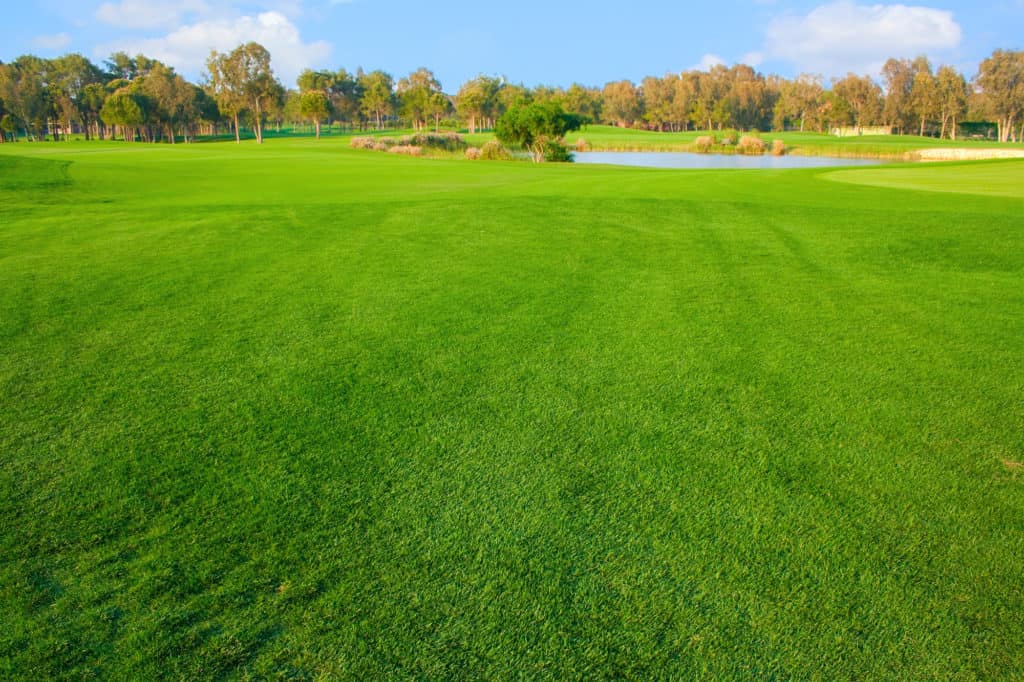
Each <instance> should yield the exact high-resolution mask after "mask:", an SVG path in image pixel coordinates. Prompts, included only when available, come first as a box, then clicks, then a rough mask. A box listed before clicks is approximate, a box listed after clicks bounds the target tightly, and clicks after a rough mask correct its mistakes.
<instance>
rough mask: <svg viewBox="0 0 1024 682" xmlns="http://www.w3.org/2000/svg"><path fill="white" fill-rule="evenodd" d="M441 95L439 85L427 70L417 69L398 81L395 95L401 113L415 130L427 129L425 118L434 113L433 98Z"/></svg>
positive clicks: (434, 101)
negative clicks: (399, 104)
mask: <svg viewBox="0 0 1024 682" xmlns="http://www.w3.org/2000/svg"><path fill="white" fill-rule="evenodd" d="M440 93H441V83H440V82H439V81H438V80H437V78H436V77H435V76H434V73H433V72H432V71H430V69H427V68H419V69H417V70H416V71H413V72H412V73H410V74H409V75H408V76H406V77H405V78H402V79H401V80H399V81H398V87H397V94H398V99H399V102H401V107H402V113H403V114H404V115H405V116H406V117H408V118H409V120H410V121H411V122H412V124H413V127H414V128H415V129H416V130H423V129H425V128H426V127H427V118H428V117H429V116H431V115H432V113H433V112H434V109H435V107H434V105H435V104H436V103H437V100H436V99H435V97H436V96H437V95H438V94H440Z"/></svg>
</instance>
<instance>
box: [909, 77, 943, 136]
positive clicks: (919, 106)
mask: <svg viewBox="0 0 1024 682" xmlns="http://www.w3.org/2000/svg"><path fill="white" fill-rule="evenodd" d="M910 102H911V105H912V107H913V111H914V114H915V115H916V116H917V120H918V123H919V125H920V128H919V131H918V135H924V133H925V126H926V125H927V123H928V121H929V120H931V119H934V118H936V117H937V116H938V115H939V111H940V102H939V89H938V82H937V81H936V80H935V76H933V75H932V72H931V69H930V68H929V69H927V70H924V69H921V70H919V71H918V72H917V73H916V74H914V86H913V88H911V90H910Z"/></svg>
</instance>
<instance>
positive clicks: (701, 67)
mask: <svg viewBox="0 0 1024 682" xmlns="http://www.w3.org/2000/svg"><path fill="white" fill-rule="evenodd" d="M720 64H721V65H723V66H724V65H725V60H724V59H722V58H721V57H719V56H718V55H717V54H710V53H709V54H706V55H704V56H703V57H701V58H700V61H699V62H697V65H696V66H694V67H693V69H694V70H696V71H707V70H708V69H710V68H711V67H712V66H718V65H720Z"/></svg>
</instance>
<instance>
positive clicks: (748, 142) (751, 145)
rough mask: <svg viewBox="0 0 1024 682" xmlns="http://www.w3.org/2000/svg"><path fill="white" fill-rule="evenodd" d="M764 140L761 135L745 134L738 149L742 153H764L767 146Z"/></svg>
mask: <svg viewBox="0 0 1024 682" xmlns="http://www.w3.org/2000/svg"><path fill="white" fill-rule="evenodd" d="M766 146H767V145H766V144H765V142H764V140H762V139H761V138H760V137H754V136H753V135H744V136H743V137H741V138H740V143H739V145H737V151H738V152H739V153H741V154H751V155H757V154H764V150H765V147H766Z"/></svg>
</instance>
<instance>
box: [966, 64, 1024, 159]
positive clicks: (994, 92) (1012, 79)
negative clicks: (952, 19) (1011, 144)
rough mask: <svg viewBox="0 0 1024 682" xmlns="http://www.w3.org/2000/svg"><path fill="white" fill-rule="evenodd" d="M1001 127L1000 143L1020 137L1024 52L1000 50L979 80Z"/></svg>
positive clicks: (978, 76) (984, 67)
mask: <svg viewBox="0 0 1024 682" xmlns="http://www.w3.org/2000/svg"><path fill="white" fill-rule="evenodd" d="M975 81H976V82H977V84H978V86H979V87H980V88H981V89H982V91H983V92H984V93H985V99H986V101H987V103H988V106H989V108H990V111H991V114H992V115H993V116H995V117H996V122H997V124H998V126H999V141H1000V142H1007V141H1008V140H1009V139H1010V138H1011V137H1016V131H1015V129H1014V122H1015V121H1016V119H1017V117H1018V116H1019V115H1020V113H1021V110H1022V109H1024V51H1015V50H996V51H995V52H993V53H992V56H990V57H989V58H988V59H986V60H984V61H983V62H982V63H981V66H980V67H979V68H978V75H977V76H976V77H975Z"/></svg>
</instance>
